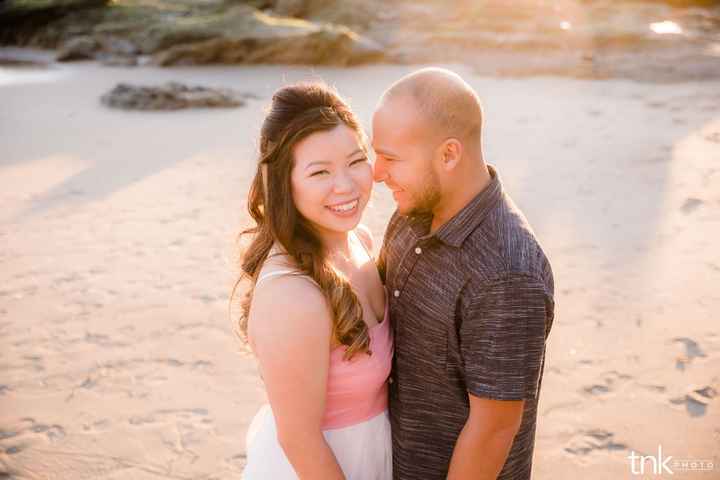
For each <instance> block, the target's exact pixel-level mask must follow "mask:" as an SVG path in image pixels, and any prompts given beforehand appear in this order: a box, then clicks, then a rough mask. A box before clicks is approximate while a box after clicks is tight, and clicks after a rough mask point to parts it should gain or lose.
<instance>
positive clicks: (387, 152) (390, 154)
mask: <svg viewBox="0 0 720 480" xmlns="http://www.w3.org/2000/svg"><path fill="white" fill-rule="evenodd" d="M373 150H375V153H379V154H380V155H382V156H384V157H397V155H395V154H394V153H393V152H391V151H390V150H385V149H382V148H375V147H373Z"/></svg>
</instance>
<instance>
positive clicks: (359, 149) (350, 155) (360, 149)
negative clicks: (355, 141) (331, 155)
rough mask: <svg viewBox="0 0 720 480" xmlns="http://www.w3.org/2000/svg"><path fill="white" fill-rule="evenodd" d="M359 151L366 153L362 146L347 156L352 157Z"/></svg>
mask: <svg viewBox="0 0 720 480" xmlns="http://www.w3.org/2000/svg"><path fill="white" fill-rule="evenodd" d="M357 153H363V154H364V153H365V152H364V151H363V149H362V148H358V149H356V150H354V151H353V152H352V153H350V154H349V155H348V156H347V158H350V157H352V156H353V155H355V154H357Z"/></svg>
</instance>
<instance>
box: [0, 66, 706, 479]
mask: <svg viewBox="0 0 720 480" xmlns="http://www.w3.org/2000/svg"><path fill="white" fill-rule="evenodd" d="M450 67H451V68H454V69H455V70H457V71H458V72H459V73H460V74H462V75H463V76H464V77H465V78H466V79H467V80H468V81H469V82H470V83H471V84H472V85H473V86H474V87H475V88H476V89H477V91H478V93H479V94H480V96H481V97H482V99H483V102H484V105H485V113H486V129H485V136H484V138H485V153H486V158H487V160H488V161H489V162H490V163H492V164H493V165H495V166H496V167H497V169H498V171H499V172H500V176H501V179H502V181H503V183H504V186H505V188H506V190H507V191H508V192H509V193H510V194H511V196H512V197H513V198H514V200H515V201H516V203H517V204H518V205H519V206H520V207H521V208H522V209H523V210H524V212H525V213H526V215H527V217H528V219H529V220H530V222H531V224H532V225H533V226H534V228H535V231H536V234H537V236H538V238H539V239H540V241H541V243H542V245H543V247H544V248H545V250H546V253H547V254H548V257H549V258H550V260H551V262H552V265H553V269H554V272H555V279H556V302H557V310H556V321H555V325H554V327H553V331H552V333H551V336H550V339H549V342H548V350H547V360H546V371H545V376H544V378H543V387H542V392H541V400H540V406H539V418H538V430H537V437H536V438H537V439H536V450H535V464H534V478H537V479H541V480H542V479H554V480H563V479H576V478H584V479H585V480H595V479H598V480H599V479H608V478H613V479H614V478H629V477H630V476H631V471H630V468H631V465H630V460H629V459H628V458H627V457H628V455H630V454H631V452H636V453H638V454H643V455H657V451H658V447H659V446H661V447H662V452H663V455H665V456H668V455H671V456H673V458H674V459H681V458H687V459H694V460H713V459H714V461H715V467H714V468H715V470H714V471H710V472H708V471H704V472H699V471H694V472H693V471H687V470H682V469H678V468H675V476H676V477H677V478H683V479H685V478H687V479H694V478H698V479H703V480H709V479H711V478H720V466H718V465H719V464H720V458H719V457H720V401H719V399H720V396H718V395H717V394H716V393H715V392H716V391H720V326H718V314H717V311H718V308H720V291H719V290H718V287H717V285H718V282H719V281H720V247H718V243H717V239H718V237H720V188H718V181H719V180H720V163H719V161H720V87H718V86H717V85H715V84H712V83H710V82H705V83H702V82H701V83H675V84H650V83H635V82H631V81H626V80H602V81H601V80H572V79H563V78H553V77H534V78H523V79H508V78H492V77H479V76H476V75H474V74H473V71H472V70H471V69H469V68H465V67H463V66H460V65H451V66H450ZM413 68H415V67H414V66H391V65H379V66H368V67H362V68H353V69H333V68H310V67H282V66H273V67H270V66H267V67H265V66H257V67H207V68H175V69H157V68H152V67H139V68H126V67H117V68H112V67H103V66H100V65H98V64H96V63H93V62H85V63H77V64H64V65H52V66H51V67H50V68H47V69H33V68H21V67H10V68H0V181H1V182H2V188H0V205H2V208H1V209H0V371H1V372H2V375H1V376H0V472H1V473H0V477H12V478H18V479H70V478H72V479H76V480H82V479H90V478H92V479H102V480H109V479H121V478H122V479H126V478H133V479H156V478H174V479H229V478H239V474H240V471H241V469H242V465H243V464H244V452H245V449H244V435H245V432H246V429H247V427H248V424H249V421H250V420H251V418H252V415H253V414H254V413H255V411H256V410H257V408H258V407H259V406H260V405H261V404H262V403H263V402H264V401H265V398H266V397H265V394H264V390H263V387H262V383H261V381H260V379H259V377H258V374H257V369H256V366H255V362H254V360H253V358H252V357H251V356H250V355H249V354H248V353H247V350H245V349H244V348H243V347H242V345H240V344H239V343H238V340H237V339H236V337H235V336H234V335H233V333H232V324H231V319H230V318H229V317H228V313H227V304H228V292H229V289H230V287H231V285H232V282H233V280H234V276H235V274H236V271H237V270H236V263H235V260H236V258H235V249H234V237H235V234H236V233H237V231H238V229H239V228H240V227H241V226H243V225H247V222H248V216H247V213H246V211H245V196H246V192H247V187H248V182H249V180H250V179H251V177H252V175H253V171H254V167H253V165H254V162H255V158H254V151H255V142H256V137H257V133H258V130H259V125H260V122H261V120H262V116H263V109H264V107H265V106H266V105H267V103H268V101H269V98H270V95H271V93H272V92H273V90H274V89H275V88H277V87H279V86H281V85H283V84H284V83H286V82H290V81H293V80H296V79H308V78H323V79H325V80H326V81H328V82H331V83H333V84H335V85H336V86H337V87H338V89H339V90H340V91H341V92H342V93H343V94H345V95H346V96H347V97H349V99H350V102H351V104H352V106H353V107H354V108H355V109H356V111H357V112H358V114H359V116H360V118H361V119H362V121H363V123H364V125H365V126H368V125H369V122H370V117H371V113H372V109H373V106H374V104H375V101H376V99H377V98H378V96H379V94H380V93H381V92H382V90H383V88H385V87H386V86H387V85H389V83H390V82H392V81H393V80H395V79H396V78H398V77H399V76H401V75H402V74H404V73H406V72H408V71H410V70H412V69H413ZM166 80H178V81H183V82H188V83H191V84H201V85H205V86H225V87H234V88H237V89H239V90H241V91H245V92H249V93H254V94H256V95H259V96H260V99H257V100H250V101H249V102H248V104H247V105H246V106H245V107H243V108H238V109H231V110H194V111H178V112H162V113H161V112H150V113H148V112H145V113H138V112H124V111H117V110H110V109H108V108H106V107H104V106H102V105H101V104H100V102H99V97H100V96H101V95H102V94H103V93H105V92H107V91H109V90H110V89H111V88H112V87H113V86H114V85H115V84H116V83H117V82H119V81H129V82H135V83H142V84H157V83H160V82H163V81H166ZM392 209H393V203H392V198H391V196H390V195H389V192H388V191H387V189H386V188H385V187H384V186H383V185H379V186H376V188H375V193H374V198H373V201H372V205H371V206H370V208H369V209H368V210H367V211H366V213H365V218H364V222H365V223H366V224H367V225H368V226H369V227H370V228H371V229H372V231H373V232H374V234H375V236H376V243H379V242H380V239H381V238H382V233H383V231H384V228H385V223H386V221H387V219H388V218H389V216H390V214H391V212H392ZM646 468H647V467H646Z"/></svg>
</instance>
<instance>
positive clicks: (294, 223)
mask: <svg viewBox="0 0 720 480" xmlns="http://www.w3.org/2000/svg"><path fill="white" fill-rule="evenodd" d="M342 124H344V125H346V126H348V127H349V128H351V129H353V130H354V131H355V132H356V133H357V135H358V137H359V138H360V139H361V143H362V144H363V148H365V149H367V147H366V142H365V136H364V133H363V131H362V129H361V127H360V124H359V122H358V121H357V119H356V117H355V115H354V114H353V112H352V111H351V110H350V108H349V107H348V105H347V104H346V103H345V101H343V99H342V98H341V97H340V96H339V95H338V94H337V92H335V91H334V90H332V89H331V88H330V87H329V86H327V85H325V84H323V83H300V84H295V85H290V86H287V87H283V88H281V89H279V90H278V91H276V92H275V94H274V95H273V97H272V104H271V106H270V110H269V112H268V113H267V115H266V117H265V120H264V122H263V125H262V129H261V132H260V152H259V161H258V165H257V171H256V172H255V178H254V179H253V181H252V184H251V185H250V191H249V193H248V202H247V207H248V211H249V213H250V216H251V217H252V219H253V220H254V222H255V226H254V227H252V228H249V229H247V230H243V231H241V232H240V233H239V235H238V238H237V240H238V245H240V242H241V240H242V238H243V236H245V235H248V236H251V237H252V239H251V242H250V244H249V246H248V247H247V248H246V249H241V252H242V253H241V255H240V269H241V274H240V276H239V278H238V279H237V281H236V282H235V284H234V286H233V288H232V292H231V294H230V304H232V300H233V297H234V295H235V291H236V289H237V287H238V285H239V284H240V283H241V282H242V281H243V280H250V287H249V289H248V290H247V292H246V293H245V296H244V298H243V300H242V302H241V315H240V318H239V320H238V325H237V326H238V327H239V328H238V329H237V330H236V333H239V336H240V338H241V339H242V340H243V341H245V342H247V340H248V336H247V329H248V315H249V312H250V305H251V302H252V298H253V293H254V290H255V282H256V281H257V278H258V273H259V271H260V269H261V268H262V265H263V263H264V262H265V260H266V259H267V257H268V253H269V252H270V250H271V248H272V246H273V244H274V243H275V242H277V243H278V244H280V246H282V248H283V249H284V250H285V252H287V253H288V254H289V255H290V257H291V258H292V260H293V261H294V263H295V264H296V265H297V267H298V269H299V270H300V271H302V272H303V273H304V274H305V275H307V276H309V277H310V278H312V279H313V280H315V282H317V284H318V285H319V286H320V289H321V290H322V293H323V295H324V296H325V298H326V299H327V302H328V305H329V306H330V307H331V310H332V314H333V329H332V334H333V336H334V338H335V339H337V341H339V342H340V343H341V344H343V345H346V346H347V347H348V348H347V351H346V352H345V358H346V359H349V358H351V357H352V356H353V355H354V354H355V353H358V352H367V353H371V352H370V349H369V347H370V337H369V332H368V328H367V325H366V324H365V322H364V321H363V314H362V305H361V304H360V301H359V300H358V298H357V296H356V295H355V292H354V291H353V289H352V288H351V286H350V283H349V282H348V280H347V278H345V276H344V275H342V273H340V272H339V271H337V270H336V269H335V268H333V266H332V264H331V263H330V262H329V261H328V258H327V252H326V251H325V249H324V247H323V244H322V242H321V241H320V238H319V236H318V235H317V233H316V231H315V229H314V228H313V226H312V225H311V224H310V222H308V221H307V220H306V219H305V218H304V217H303V216H302V215H301V214H300V213H299V212H298V210H297V208H296V207H295V203H294V202H293V199H292V189H291V183H290V177H291V172H292V168H293V165H294V159H293V147H294V146H295V145H296V144H297V143H298V142H300V141H301V140H303V139H304V138H306V137H308V136H309V135H311V134H313V133H316V132H322V131H328V130H332V129H334V128H335V127H337V126H339V125H342ZM264 174H265V176H264ZM298 301H301V299H298Z"/></svg>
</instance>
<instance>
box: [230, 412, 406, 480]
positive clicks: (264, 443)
mask: <svg viewBox="0 0 720 480" xmlns="http://www.w3.org/2000/svg"><path fill="white" fill-rule="evenodd" d="M323 435H324V436H325V440H326V441H327V443H328V445H329V446H330V448H331V449H332V451H333V453H334V454H335V458H336V459H337V461H338V463H339V464H340V468H342V471H343V473H344V474H345V478H346V479H347V480H392V437H391V434H390V416H389V414H388V411H387V409H386V410H385V411H383V412H382V413H380V414H379V415H376V416H375V417H373V418H371V419H369V420H366V421H364V422H361V423H357V424H355V425H350V426H349V427H343V428H334V429H331V430H323ZM245 451H246V453H247V465H246V466H245V469H244V470H243V473H242V477H241V478H242V479H243V480H297V479H298V476H297V474H296V473H295V470H293V468H292V465H290V462H289V461H288V459H287V457H286V456H285V452H284V451H283V449H282V447H281V446H280V444H279V443H278V440H277V430H276V427H275V417H274V416H273V413H272V410H271V408H270V405H269V404H267V403H266V404H265V405H263V406H262V407H261V408H260V410H259V411H258V412H257V413H256V414H255V417H253V419H252V422H251V423H250V427H249V428H248V432H247V435H246V437H245Z"/></svg>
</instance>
